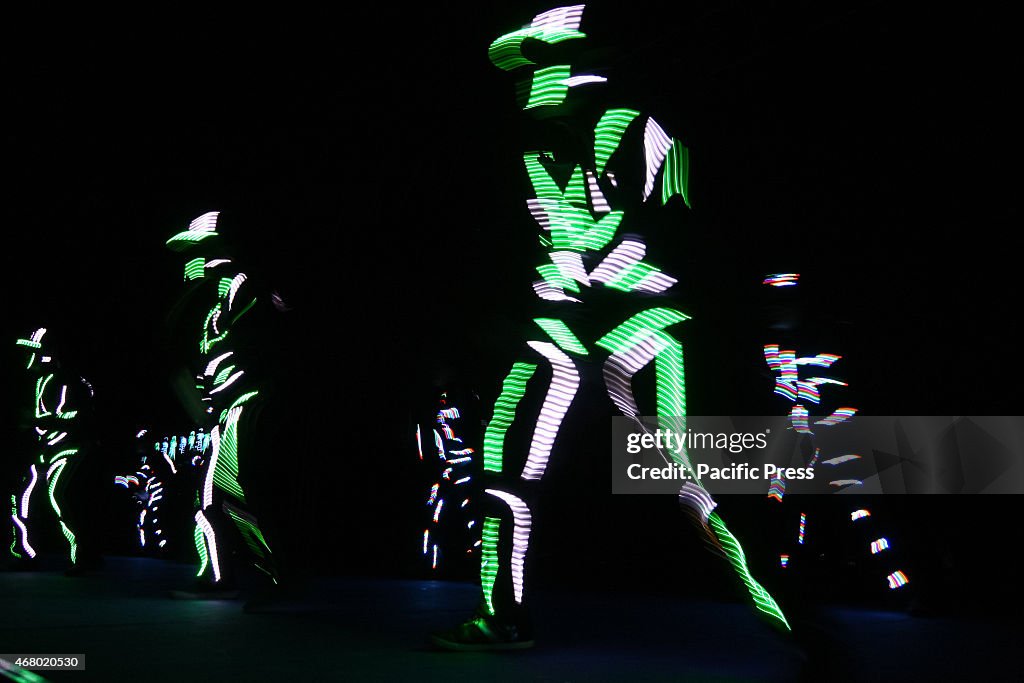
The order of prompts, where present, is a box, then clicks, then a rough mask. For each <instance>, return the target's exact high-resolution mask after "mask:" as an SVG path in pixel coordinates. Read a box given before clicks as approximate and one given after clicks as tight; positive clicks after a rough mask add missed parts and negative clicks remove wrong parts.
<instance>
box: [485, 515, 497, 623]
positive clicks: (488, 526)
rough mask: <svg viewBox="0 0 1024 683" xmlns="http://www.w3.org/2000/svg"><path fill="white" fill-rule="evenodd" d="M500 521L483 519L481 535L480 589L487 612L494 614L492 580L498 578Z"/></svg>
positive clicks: (492, 518)
mask: <svg viewBox="0 0 1024 683" xmlns="http://www.w3.org/2000/svg"><path fill="white" fill-rule="evenodd" d="M500 528H501V520H500V519H499V518H497V517H484V530H483V533H482V535H481V537H480V538H481V540H482V541H483V542H482V543H481V549H480V550H481V553H480V587H481V588H482V589H483V592H484V602H485V603H487V612H488V613H489V614H491V615H493V614H494V579H495V578H496V577H497V576H498V531H499V529H500Z"/></svg>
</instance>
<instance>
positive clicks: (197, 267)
mask: <svg viewBox="0 0 1024 683" xmlns="http://www.w3.org/2000/svg"><path fill="white" fill-rule="evenodd" d="M204 275H206V259H205V258H202V257H200V258H194V259H192V260H191V261H189V262H188V263H186V264H185V280H199V279H201V278H202V277H203V276H204Z"/></svg>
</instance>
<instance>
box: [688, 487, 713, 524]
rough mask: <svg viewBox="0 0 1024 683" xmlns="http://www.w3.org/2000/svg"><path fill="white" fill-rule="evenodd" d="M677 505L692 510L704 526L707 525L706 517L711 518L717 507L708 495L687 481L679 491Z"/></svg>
mask: <svg viewBox="0 0 1024 683" xmlns="http://www.w3.org/2000/svg"><path fill="white" fill-rule="evenodd" d="M679 504H680V505H685V506H686V507H688V508H691V509H692V510H694V511H695V512H696V513H697V514H699V515H700V518H701V521H702V522H704V523H705V524H707V523H708V517H710V516H711V513H712V511H714V509H715V508H716V507H717V506H718V503H716V502H715V501H714V499H712V498H711V494H710V493H708V492H707V491H705V490H704V489H702V488H701V487H699V486H697V485H696V484H694V483H693V482H689V481H688V482H686V483H685V484H683V486H682V488H681V489H679Z"/></svg>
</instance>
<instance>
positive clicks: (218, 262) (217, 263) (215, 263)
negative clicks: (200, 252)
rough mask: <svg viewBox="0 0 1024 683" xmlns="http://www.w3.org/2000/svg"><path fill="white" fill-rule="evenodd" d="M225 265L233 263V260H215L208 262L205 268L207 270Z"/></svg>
mask: <svg viewBox="0 0 1024 683" xmlns="http://www.w3.org/2000/svg"><path fill="white" fill-rule="evenodd" d="M225 263H231V259H229V258H215V259H213V260H212V261H207V262H206V266H204V267H205V268H216V267H217V266H220V265H223V264H225Z"/></svg>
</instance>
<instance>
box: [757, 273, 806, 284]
mask: <svg viewBox="0 0 1024 683" xmlns="http://www.w3.org/2000/svg"><path fill="white" fill-rule="evenodd" d="M799 280H800V273H776V274H775V275H769V276H768V277H766V278H765V279H764V281H763V282H762V283H761V284H762V285H768V286H770V287H795V286H796V285H797V284H798V281H799Z"/></svg>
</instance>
